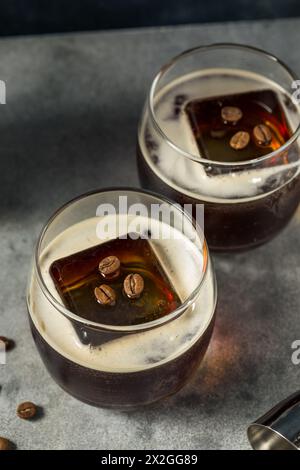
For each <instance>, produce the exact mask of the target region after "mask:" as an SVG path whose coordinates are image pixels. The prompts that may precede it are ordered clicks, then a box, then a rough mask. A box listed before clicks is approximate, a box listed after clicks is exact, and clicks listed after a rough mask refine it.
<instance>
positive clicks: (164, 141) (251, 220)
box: [137, 44, 300, 250]
mask: <svg viewBox="0 0 300 470" xmlns="http://www.w3.org/2000/svg"><path fill="white" fill-rule="evenodd" d="M295 79H296V77H295V75H294V74H293V73H292V72H291V71H290V70H289V69H288V68H287V67H286V66H285V65H284V64H282V62H280V61H279V60H278V59H276V58H275V57H274V56H272V55H270V54H267V53H265V52H263V51H261V50H258V49H255V48H251V47H247V46H240V45H234V44H216V45H211V46H204V47H199V48H195V49H193V50H189V51H187V52H185V53H183V54H181V55H179V56H178V57H176V58H175V59H174V60H172V61H171V62H170V63H169V64H167V65H165V66H164V67H163V68H162V69H161V71H160V73H159V74H158V75H157V77H156V78H155V80H154V82H153V84H152V87H151V90H150V93H149V97H148V100H147V102H146V105H145V108H144V112H143V115H142V119H141V122H140V126H139V131H138V152H137V158H138V168H139V175H140V180H141V184H142V186H143V187H145V188H148V189H152V190H155V191H158V192H160V193H163V194H165V195H167V196H169V197H171V198H172V199H174V200H175V201H177V202H179V203H181V204H183V203H191V204H194V205H195V204H197V203H199V202H202V203H204V204H205V236H206V239H207V241H208V245H209V246H210V248H212V249H215V250H236V249H243V248H249V247H253V246H256V245H259V244H261V243H263V242H265V241H267V240H269V239H270V238H271V237H273V236H274V235H275V234H276V233H277V232H278V231H279V230H280V229H282V228H283V227H284V226H285V225H286V223H287V222H288V221H289V219H290V218H291V216H292V215H293V214H294V212H295V210H296V208H297V206H298V203H299V200H300V178H299V155H300V153H299V139H298V138H299V133H300V129H299V123H300V111H299V105H298V103H297V100H295V99H294V98H293V96H292V94H293V92H294V91H295V90H294V89H293V82H294V80H295Z"/></svg>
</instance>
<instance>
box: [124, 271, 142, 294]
mask: <svg viewBox="0 0 300 470" xmlns="http://www.w3.org/2000/svg"><path fill="white" fill-rule="evenodd" d="M143 290H144V279H143V278H142V276H141V275H140V274H128V276H126V278H125V280H124V292H125V294H126V295H127V297H129V298H130V299H136V298H138V297H140V295H141V293H142V292H143Z"/></svg>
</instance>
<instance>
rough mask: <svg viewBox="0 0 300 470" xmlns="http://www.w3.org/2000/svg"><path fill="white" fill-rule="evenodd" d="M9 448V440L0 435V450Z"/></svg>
mask: <svg viewBox="0 0 300 470" xmlns="http://www.w3.org/2000/svg"><path fill="white" fill-rule="evenodd" d="M11 448H12V444H11V442H10V441H9V440H8V439H5V437H0V450H10V449H11Z"/></svg>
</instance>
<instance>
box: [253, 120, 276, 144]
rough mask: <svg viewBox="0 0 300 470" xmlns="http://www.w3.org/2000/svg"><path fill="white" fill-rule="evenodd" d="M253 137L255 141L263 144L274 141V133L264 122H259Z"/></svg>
mask: <svg viewBox="0 0 300 470" xmlns="http://www.w3.org/2000/svg"><path fill="white" fill-rule="evenodd" d="M253 137H254V140H255V142H256V143H257V144H258V145H261V146H268V145H270V143H271V142H272V133H271V131H270V129H269V128H268V127H267V126H265V125H264V124H259V125H258V126H255V127H254V129H253Z"/></svg>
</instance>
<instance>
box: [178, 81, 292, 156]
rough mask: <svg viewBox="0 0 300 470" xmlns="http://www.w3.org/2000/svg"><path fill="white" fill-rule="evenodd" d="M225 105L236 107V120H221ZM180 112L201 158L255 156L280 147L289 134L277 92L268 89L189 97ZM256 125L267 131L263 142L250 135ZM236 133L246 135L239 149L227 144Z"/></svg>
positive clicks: (289, 130) (288, 127)
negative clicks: (260, 142) (189, 129)
mask: <svg viewBox="0 0 300 470" xmlns="http://www.w3.org/2000/svg"><path fill="white" fill-rule="evenodd" d="M227 106H230V107H235V108H237V109H238V110H240V111H241V112H242V117H241V118H240V119H238V120H237V121H236V122H234V121H233V122H230V121H226V120H224V119H223V117H222V109H224V108H225V107H227ZM184 111H185V113H186V115H187V117H188V121H189V123H190V126H191V129H192V132H193V135H194V137H195V140H196V142H197V146H198V148H199V153H200V155H201V157H202V158H207V159H209V160H214V161H221V162H238V161H245V160H250V159H254V158H258V157H261V156H263V155H267V154H268V153H270V152H272V151H274V150H276V149H278V148H279V147H281V146H282V145H283V144H284V143H285V142H286V141H287V140H288V139H289V138H290V137H291V135H292V131H291V129H290V126H289V124H288V122H287V119H286V116H285V113H284V111H283V108H282V106H281V103H280V101H279V98H278V95H277V94H276V93H275V92H274V91H272V90H259V91H252V92H247V93H240V94H235V95H227V96H218V97H214V98H208V99H199V100H193V101H190V102H189V103H187V104H186V106H185V108H184ZM258 125H264V126H266V127H267V129H268V130H269V132H270V133H271V140H270V142H268V143H267V145H260V144H259V143H257V141H256V140H255V138H254V135H253V130H254V128H255V126H258ZM237 132H247V133H248V134H249V136H250V140H249V143H248V144H247V145H246V146H245V148H243V149H241V150H236V149H234V148H232V146H231V145H230V140H231V138H232V137H233V136H234V134H236V133H237Z"/></svg>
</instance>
